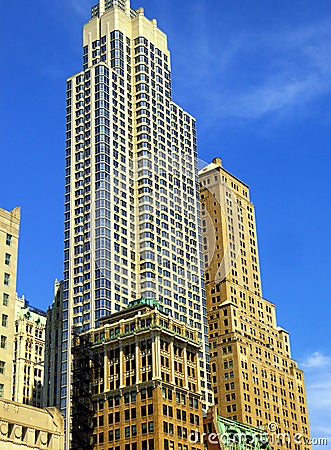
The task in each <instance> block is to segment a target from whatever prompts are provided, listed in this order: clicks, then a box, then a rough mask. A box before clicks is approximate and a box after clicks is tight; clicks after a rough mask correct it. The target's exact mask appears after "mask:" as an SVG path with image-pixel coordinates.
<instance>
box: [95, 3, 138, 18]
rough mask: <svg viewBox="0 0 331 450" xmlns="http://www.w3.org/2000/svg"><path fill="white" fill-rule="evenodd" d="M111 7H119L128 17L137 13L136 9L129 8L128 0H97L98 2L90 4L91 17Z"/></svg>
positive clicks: (97, 15) (99, 15) (98, 15)
mask: <svg viewBox="0 0 331 450" xmlns="http://www.w3.org/2000/svg"><path fill="white" fill-rule="evenodd" d="M111 8H120V9H121V10H122V11H124V12H125V14H126V15H127V16H129V17H135V16H137V15H138V13H137V11H135V10H134V9H133V8H131V5H130V0H99V3H98V4H96V5H94V6H92V9H91V18H92V19H94V17H101V16H102V15H103V14H104V13H105V12H106V11H108V10H109V9H111Z"/></svg>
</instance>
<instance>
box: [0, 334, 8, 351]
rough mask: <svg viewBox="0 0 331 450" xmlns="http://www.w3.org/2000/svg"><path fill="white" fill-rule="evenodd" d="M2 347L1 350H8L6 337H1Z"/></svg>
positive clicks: (0, 343) (0, 344)
mask: <svg viewBox="0 0 331 450" xmlns="http://www.w3.org/2000/svg"><path fill="white" fill-rule="evenodd" d="M0 347H1V348H6V347H7V337H6V336H1V339H0Z"/></svg>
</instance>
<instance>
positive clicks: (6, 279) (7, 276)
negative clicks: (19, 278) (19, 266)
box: [3, 273, 10, 286]
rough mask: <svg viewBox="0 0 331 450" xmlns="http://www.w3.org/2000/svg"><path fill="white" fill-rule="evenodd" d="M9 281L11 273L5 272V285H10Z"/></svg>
mask: <svg viewBox="0 0 331 450" xmlns="http://www.w3.org/2000/svg"><path fill="white" fill-rule="evenodd" d="M9 281H10V275H9V273H5V274H4V279H3V282H4V284H5V286H9Z"/></svg>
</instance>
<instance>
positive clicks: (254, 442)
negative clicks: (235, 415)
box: [217, 416, 271, 450]
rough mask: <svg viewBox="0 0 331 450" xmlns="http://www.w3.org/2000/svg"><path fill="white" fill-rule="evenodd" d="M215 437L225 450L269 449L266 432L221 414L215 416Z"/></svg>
mask: <svg viewBox="0 0 331 450" xmlns="http://www.w3.org/2000/svg"><path fill="white" fill-rule="evenodd" d="M217 428H218V430H217V435H218V436H217V438H218V440H219V442H221V443H222V445H223V447H224V449H225V450H248V449H249V450H262V449H265V450H271V447H270V444H269V443H268V434H267V433H266V432H265V431H263V430H260V429H259V428H256V427H253V426H249V425H245V424H242V423H239V422H235V421H234V420H231V419H227V418H225V417H222V416H218V417H217Z"/></svg>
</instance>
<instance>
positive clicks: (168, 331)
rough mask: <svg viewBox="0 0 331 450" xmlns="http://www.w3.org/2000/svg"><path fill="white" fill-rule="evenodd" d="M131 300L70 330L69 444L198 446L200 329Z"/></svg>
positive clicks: (180, 449)
mask: <svg viewBox="0 0 331 450" xmlns="http://www.w3.org/2000/svg"><path fill="white" fill-rule="evenodd" d="M158 308H159V304H158V302H157V301H156V300H154V299H142V300H140V301H139V300H136V301H134V302H132V303H131V304H129V307H128V308H127V309H125V310H123V311H122V312H118V313H115V314H112V315H111V316H109V317H108V318H105V319H103V320H101V326H100V327H99V328H97V329H94V330H92V331H90V332H87V333H83V334H80V335H77V336H76V339H75V345H74V371H73V377H74V385H73V420H72V427H73V428H72V447H71V448H72V449H73V450H84V449H94V450H104V449H114V450H115V449H118V450H120V449H121V450H138V449H142V450H158V449H165V450H202V448H203V445H202V431H203V419H202V404H201V388H200V384H199V375H198V374H199V371H200V368H199V364H200V363H199V357H198V355H199V351H200V349H201V342H200V341H199V340H198V333H197V331H196V330H195V329H194V328H193V327H190V326H188V325H187V324H185V323H183V322H181V321H179V320H177V319H174V318H172V317H170V316H169V315H168V314H165V313H163V312H161V311H160V310H159V309H158Z"/></svg>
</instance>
